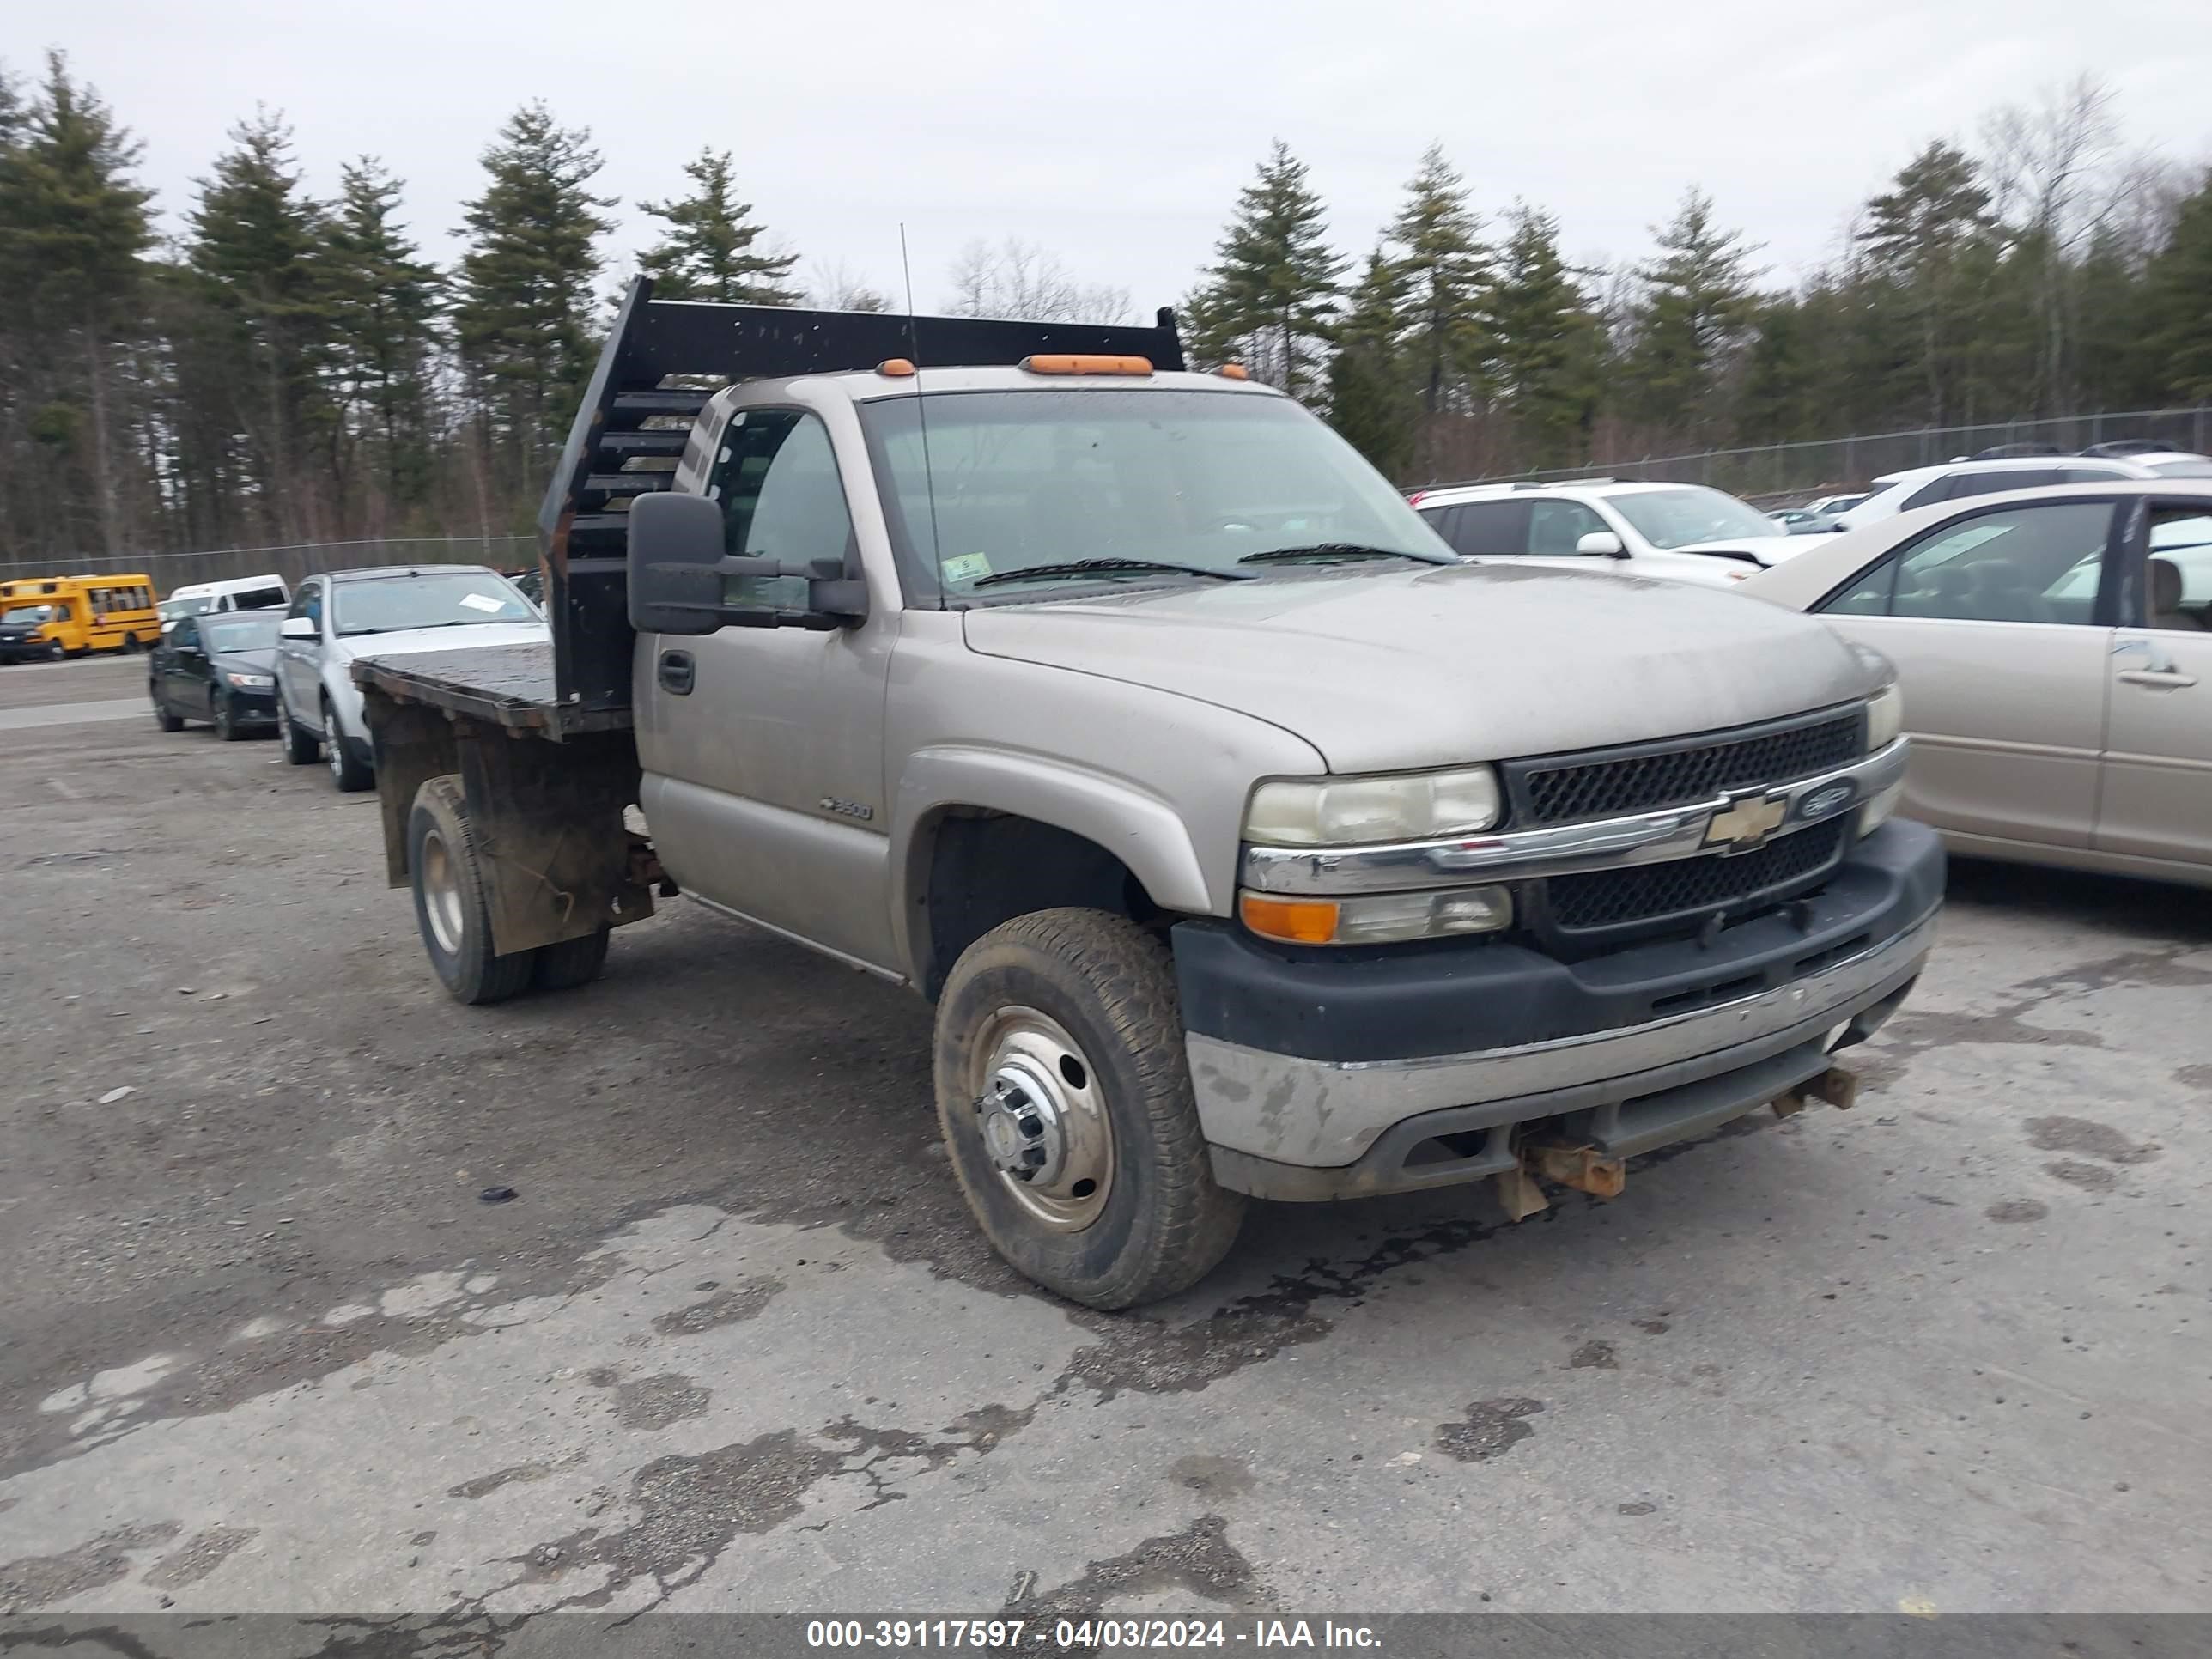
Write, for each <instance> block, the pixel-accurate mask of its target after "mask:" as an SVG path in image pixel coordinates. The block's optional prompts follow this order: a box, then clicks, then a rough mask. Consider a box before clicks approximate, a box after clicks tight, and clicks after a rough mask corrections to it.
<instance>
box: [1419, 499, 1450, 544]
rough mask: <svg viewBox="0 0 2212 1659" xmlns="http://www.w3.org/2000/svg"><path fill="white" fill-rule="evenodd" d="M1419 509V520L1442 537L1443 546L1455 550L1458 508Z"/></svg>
mask: <svg viewBox="0 0 2212 1659" xmlns="http://www.w3.org/2000/svg"><path fill="white" fill-rule="evenodd" d="M1419 511H1420V515H1421V521H1422V522H1423V523H1425V525H1427V526H1428V527H1429V528H1430V529H1431V530H1433V531H1435V532H1437V535H1438V536H1440V537H1442V538H1443V543H1444V545H1445V546H1447V547H1449V548H1450V549H1452V550H1453V551H1455V552H1456V551H1457V550H1459V540H1458V538H1457V536H1456V535H1455V531H1456V529H1457V526H1458V525H1459V515H1460V509H1459V508H1458V507H1422V508H1421V509H1419Z"/></svg>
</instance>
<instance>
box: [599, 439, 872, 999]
mask: <svg viewBox="0 0 2212 1659" xmlns="http://www.w3.org/2000/svg"><path fill="white" fill-rule="evenodd" d="M707 493H708V495H709V497H711V498H713V499H714V500H717V501H720V504H721V507H722V512H723V524H724V539H725V545H726V547H727V548H728V550H729V551H731V552H732V553H737V554H745V555H752V556H765V557H769V558H775V559H781V560H785V561H787V562H788V561H805V560H811V559H824V558H842V559H843V560H845V562H846V563H847V567H848V572H849V573H850V574H854V575H856V576H857V575H858V574H860V568H859V553H858V550H857V548H856V547H855V544H854V534H853V519H852V514H851V513H850V511H849V509H848V507H847V504H846V494H845V489H844V484H843V482H842V477H841V475H840V472H839V471H838V466H837V460H836V454H835V453H834V450H833V447H832V444H831V441H830V435H829V430H828V428H826V427H825V426H824V425H823V422H822V418H821V416H818V415H816V414H814V413H812V412H811V411H810V410H798V409H748V410H738V412H737V413H736V414H735V415H733V416H732V417H731V422H730V424H729V425H728V427H726V428H725V429H724V432H723V435H722V438H721V441H720V445H719V447H717V449H716V452H715V455H714V461H713V463H712V465H711V467H710V470H709V472H708V481H707ZM748 580H750V579H748ZM784 590H787V591H784ZM731 597H732V599H738V598H739V597H740V596H739V595H737V594H732V596H731ZM742 598H743V599H744V602H746V603H763V604H771V605H784V606H787V607H791V608H794V609H795V608H798V607H799V606H801V605H803V604H804V602H805V588H804V585H803V584H802V583H800V582H799V581H797V580H792V579H784V578H778V579H775V580H773V581H772V582H769V584H768V585H767V587H766V588H765V589H764V590H763V591H761V592H755V593H748V594H745V595H744V596H742ZM896 626H897V621H896V613H892V614H889V615H886V614H884V612H883V611H881V610H880V609H879V610H878V612H877V613H876V614H874V615H872V616H871V617H869V618H868V620H867V621H866V623H862V624H861V625H860V626H859V627H857V628H842V629H830V630H827V631H823V632H816V631H811V630H809V629H799V628H725V629H721V630H720V632H719V633H714V634H709V635H703V636H701V637H696V638H678V637H677V636H675V635H655V636H641V639H640V641H639V644H640V647H641V648H640V650H639V652H638V657H637V668H636V673H637V682H636V684H635V705H636V707H637V708H638V710H639V713H640V719H639V722H638V731H637V743H638V754H639V758H640V760H641V762H642V763H643V766H644V770H645V785H644V794H643V804H644V808H645V816H646V820H647V824H648V825H649V826H650V828H651V830H652V833H653V842H654V844H655V846H656V847H657V848H658V849H659V854H660V858H661V861H662V862H663V863H664V864H665V866H667V869H668V871H669V873H670V874H671V875H672V876H674V877H675V878H676V879H677V880H678V883H680V884H682V885H683V886H684V889H685V890H687V891H689V892H691V893H694V894H696V895H697V896H699V897H701V898H703V899H706V900H708V902H712V903H714V904H715V905H717V906H720V907H721V908H725V909H728V910H732V911H735V912H736V913H738V915H742V916H744V917H745V918H747V919H748V920H750V921H757V922H760V923H763V924H764V925H765V926H767V927H769V928H772V929H775V930H776V931H779V932H781V933H788V934H792V935H793V936H795V937H797V938H799V939H804V940H805V941H806V942H808V943H810V944H812V945H818V946H823V947H826V948H827V949H829V950H830V951H834V952H836V953H837V954H839V955H842V956H844V957H849V958H852V959H853V960H854V961H857V962H860V963H866V964H868V965H870V966H872V967H877V968H884V969H889V968H890V966H891V963H892V961H893V951H892V947H891V928H890V880H889V875H890V841H889V838H888V831H889V829H890V811H889V805H890V804H889V803H888V802H887V801H885V800H884V798H883V790H884V695H885V688H886V684H887V683H888V679H889V676H890V648H891V642H892V641H893V639H894V638H895V636H896Z"/></svg>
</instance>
